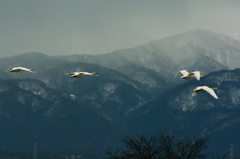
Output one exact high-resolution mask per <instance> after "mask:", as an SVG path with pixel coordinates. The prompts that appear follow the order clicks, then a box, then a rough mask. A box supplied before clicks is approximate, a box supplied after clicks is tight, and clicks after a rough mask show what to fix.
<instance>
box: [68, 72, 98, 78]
mask: <svg viewBox="0 0 240 159" xmlns="http://www.w3.org/2000/svg"><path fill="white" fill-rule="evenodd" d="M66 75H70V76H71V77H72V78H81V77H83V76H89V75H90V76H98V74H97V73H96V72H93V73H89V72H73V73H67V74H66Z"/></svg>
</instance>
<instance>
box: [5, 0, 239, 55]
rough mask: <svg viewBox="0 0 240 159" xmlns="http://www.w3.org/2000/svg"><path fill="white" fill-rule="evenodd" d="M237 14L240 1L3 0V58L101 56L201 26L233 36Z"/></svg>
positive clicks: (237, 23)
mask: <svg viewBox="0 0 240 159" xmlns="http://www.w3.org/2000/svg"><path fill="white" fill-rule="evenodd" d="M239 16H240V1H239V0H0V57H1V56H7V55H16V54H20V53H25V52H42V53H44V54H48V55H70V54H101V53H107V52H110V51H113V50H116V49H121V48H129V47H134V46H137V45H140V44H145V43H147V42H149V41H152V40H156V39H161V38H164V37H167V36H171V35H175V34H179V33H184V32H187V31H190V30H194V29H201V28H202V29H211V30H224V29H225V30H226V32H231V33H230V34H233V33H232V32H233V29H229V28H232V27H233V25H234V27H235V30H240V28H238V27H239V24H240V23H239V20H240V18H239ZM227 24H228V25H227ZM225 26H226V27H225ZM236 26H237V28H236ZM219 28H220V29H219ZM234 35H235V33H234ZM239 35H240V32H239ZM239 37H240V36H239Z"/></svg>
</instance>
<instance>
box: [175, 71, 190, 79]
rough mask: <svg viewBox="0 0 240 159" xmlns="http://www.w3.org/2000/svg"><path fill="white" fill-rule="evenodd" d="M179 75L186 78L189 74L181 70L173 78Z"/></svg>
mask: <svg viewBox="0 0 240 159" xmlns="http://www.w3.org/2000/svg"><path fill="white" fill-rule="evenodd" d="M179 73H181V74H182V75H183V76H187V75H188V74H189V73H188V72H187V71H186V70H181V71H179V72H178V73H177V74H176V75H175V77H177V75H178V74H179Z"/></svg>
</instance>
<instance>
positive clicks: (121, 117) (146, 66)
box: [0, 30, 240, 155]
mask: <svg viewBox="0 0 240 159" xmlns="http://www.w3.org/2000/svg"><path fill="white" fill-rule="evenodd" d="M238 45H239V43H237V42H235V41H233V40H232V39H229V38H228V37H226V36H223V35H218V34H215V33H212V32H208V31H203V30H195V31H191V32H187V33H185V34H181V35H176V36H173V37H169V38H165V39H162V40H158V41H153V42H150V43H148V44H146V45H141V46H139V47H136V48H132V49H124V50H117V51H114V52H112V53H108V54H103V55H72V56H47V55H45V54H43V53H25V54H21V55H17V56H13V57H7V58H0V68H1V71H0V132H1V136H0V140H1V142H0V149H3V150H15V151H16V150H17V151H25V150H32V144H33V143H34V142H38V146H39V149H40V150H41V149H42V150H48V151H49V150H50V151H64V150H67V151H74V152H81V153H90V154H91V152H94V153H95V154H97V155H98V154H101V155H103V154H104V150H105V149H106V148H109V147H114V146H117V145H118V144H119V141H120V138H121V136H122V135H125V134H136V133H138V134H139V133H146V134H151V133H154V132H157V131H158V130H162V129H167V130H170V131H173V130H176V129H177V130H181V132H183V133H187V134H192V133H195V134H198V133H199V132H201V131H203V132H205V133H206V134H208V135H212V136H213V137H212V139H213V142H210V145H211V147H213V150H214V151H215V150H217V151H226V150H228V147H227V146H228V145H229V144H232V143H233V144H234V145H235V146H236V148H240V145H239V141H240V138H239V137H236V138H235V139H233V137H232V136H237V134H238V133H239V121H240V119H239V117H238V113H239V106H240V100H239V99H240V96H239V92H240V76H239V74H240V70H239V69H234V70H231V69H230V68H234V67H237V66H238V64H237V58H238V59H240V57H239V55H237V51H238V50H239V46H238ZM227 50H228V51H229V52H228V53H229V55H228V56H225V55H227V54H225V53H227ZM185 53H186V54H185ZM226 61H228V62H226ZM229 61H232V62H233V63H232V64H230V63H229ZM225 62H226V63H225ZM13 66H23V67H28V68H30V67H31V68H34V69H35V70H36V71H37V73H35V74H33V73H29V72H21V73H9V72H4V71H5V70H6V69H9V68H11V67H13ZM181 69H187V71H189V72H190V71H195V70H199V71H201V74H204V75H206V77H205V78H201V80H200V81H197V80H196V79H191V80H183V79H180V75H179V76H178V77H176V78H174V75H175V74H176V73H177V72H178V71H180V70H181ZM74 71H87V72H97V73H98V74H99V76H98V77H95V76H86V77H82V78H80V79H75V78H71V77H70V76H67V75H65V74H66V73H70V72H74ZM199 85H207V86H209V87H219V90H217V91H216V94H217V95H218V96H219V100H216V99H214V98H213V97H212V96H211V95H209V94H207V93H206V92H201V93H199V94H198V95H197V96H195V97H191V93H192V91H193V89H194V88H195V87H197V86H199ZM231 130H232V131H231ZM15 132H18V134H16V133H15ZM222 136H226V137H225V138H224V139H223V140H222ZM220 139H221V140H220ZM19 143H21V145H22V146H19V145H20V144H19ZM6 145H8V146H6ZM222 145H223V147H224V148H223V147H221V146H222ZM108 146H109V147H108ZM239 155H240V154H239Z"/></svg>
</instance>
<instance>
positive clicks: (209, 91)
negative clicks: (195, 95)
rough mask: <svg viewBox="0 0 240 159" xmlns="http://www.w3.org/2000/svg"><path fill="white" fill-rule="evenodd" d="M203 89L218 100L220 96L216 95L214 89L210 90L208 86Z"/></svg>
mask: <svg viewBox="0 0 240 159" xmlns="http://www.w3.org/2000/svg"><path fill="white" fill-rule="evenodd" d="M202 89H204V90H205V91H207V92H208V93H209V94H211V95H212V96H213V97H214V98H216V99H218V96H217V95H216V94H215V92H214V90H213V89H212V88H209V87H207V86H202Z"/></svg>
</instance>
